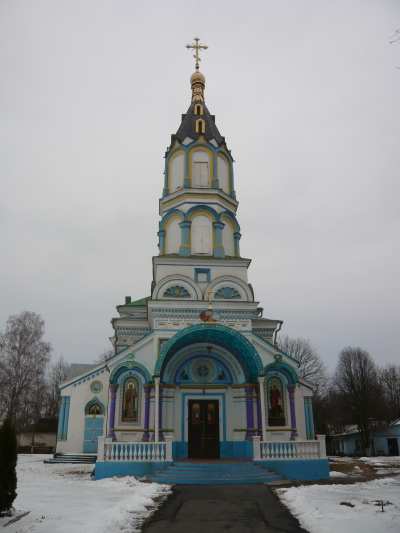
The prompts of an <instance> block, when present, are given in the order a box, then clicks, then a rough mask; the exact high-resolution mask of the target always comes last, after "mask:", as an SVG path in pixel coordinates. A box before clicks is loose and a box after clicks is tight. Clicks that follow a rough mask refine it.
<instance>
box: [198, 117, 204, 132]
mask: <svg viewBox="0 0 400 533" xmlns="http://www.w3.org/2000/svg"><path fill="white" fill-rule="evenodd" d="M205 132H206V123H205V122H204V120H203V119H202V118H198V119H197V120H196V133H205Z"/></svg>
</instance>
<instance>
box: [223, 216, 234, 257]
mask: <svg viewBox="0 0 400 533" xmlns="http://www.w3.org/2000/svg"><path fill="white" fill-rule="evenodd" d="M222 220H223V222H224V224H225V226H224V229H223V230H222V244H223V246H224V252H225V255H228V256H231V257H233V256H234V255H235V239H234V235H233V233H234V230H233V225H232V221H231V220H230V219H229V218H228V217H223V219H222Z"/></svg>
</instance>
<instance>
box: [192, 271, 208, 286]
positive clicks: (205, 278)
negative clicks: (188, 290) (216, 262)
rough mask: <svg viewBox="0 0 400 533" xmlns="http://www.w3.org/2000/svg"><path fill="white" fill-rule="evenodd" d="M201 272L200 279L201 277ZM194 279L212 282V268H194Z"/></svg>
mask: <svg viewBox="0 0 400 533" xmlns="http://www.w3.org/2000/svg"><path fill="white" fill-rule="evenodd" d="M199 274H200V279H199ZM194 280H195V281H196V282H198V281H205V282H206V283H210V281H211V270H210V269H209V268H195V269H194Z"/></svg>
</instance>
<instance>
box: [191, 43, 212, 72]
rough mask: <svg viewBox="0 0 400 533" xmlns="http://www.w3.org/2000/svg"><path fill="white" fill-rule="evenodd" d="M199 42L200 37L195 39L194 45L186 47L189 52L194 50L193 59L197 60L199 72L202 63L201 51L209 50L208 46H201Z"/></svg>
mask: <svg viewBox="0 0 400 533" xmlns="http://www.w3.org/2000/svg"><path fill="white" fill-rule="evenodd" d="M199 41H200V39H199V38H198V37H195V38H194V43H192V44H187V45H186V48H187V49H188V50H190V49H192V50H194V54H193V57H194V59H195V60H196V63H195V66H196V70H199V67H200V61H201V58H200V50H207V48H208V46H207V45H206V44H200V42H199Z"/></svg>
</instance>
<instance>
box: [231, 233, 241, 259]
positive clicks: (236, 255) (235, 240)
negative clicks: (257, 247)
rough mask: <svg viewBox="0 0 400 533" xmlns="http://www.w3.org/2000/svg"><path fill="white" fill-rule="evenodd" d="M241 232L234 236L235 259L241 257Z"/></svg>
mask: <svg viewBox="0 0 400 533" xmlns="http://www.w3.org/2000/svg"><path fill="white" fill-rule="evenodd" d="M241 236H242V235H241V233H240V231H235V233H234V234H233V240H234V246H235V257H240V250H239V241H240V237H241Z"/></svg>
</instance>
